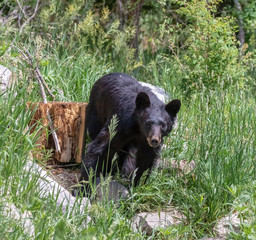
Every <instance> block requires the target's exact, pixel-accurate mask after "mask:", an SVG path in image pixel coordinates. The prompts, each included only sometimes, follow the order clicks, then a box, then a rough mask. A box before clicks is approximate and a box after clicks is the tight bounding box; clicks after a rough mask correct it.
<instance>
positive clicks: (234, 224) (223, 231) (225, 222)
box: [214, 213, 247, 238]
mask: <svg viewBox="0 0 256 240" xmlns="http://www.w3.org/2000/svg"><path fill="white" fill-rule="evenodd" d="M245 222H247V221H245ZM240 229H241V220H240V219H239V217H238V213H233V214H231V215H229V216H226V217H223V218H221V219H220V220H219V221H218V222H217V225H216V226H215V227H214V231H215V232H216V234H217V235H218V237H220V238H226V237H227V236H228V235H229V234H230V232H231V231H234V232H239V231H240Z"/></svg>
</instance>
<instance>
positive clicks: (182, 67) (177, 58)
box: [169, 45, 186, 74]
mask: <svg viewBox="0 0 256 240" xmlns="http://www.w3.org/2000/svg"><path fill="white" fill-rule="evenodd" d="M169 48H170V49H171V51H172V53H173V54H174V56H175V58H176V60H177V62H178V63H179V65H180V67H181V70H182V71H183V72H184V73H185V74H186V72H185V70H184V66H183V65H182V63H181V62H180V60H179V57H178V56H177V54H176V52H175V51H174V49H173V47H172V45H170V46H169Z"/></svg>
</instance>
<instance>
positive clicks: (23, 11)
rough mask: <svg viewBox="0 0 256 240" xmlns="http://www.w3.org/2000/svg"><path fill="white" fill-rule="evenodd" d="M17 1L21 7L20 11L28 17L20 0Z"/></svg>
mask: <svg viewBox="0 0 256 240" xmlns="http://www.w3.org/2000/svg"><path fill="white" fill-rule="evenodd" d="M16 1H17V3H18V6H19V8H20V10H21V11H22V13H23V14H24V16H25V17H27V16H28V15H27V14H26V12H25V10H24V9H23V8H22V6H21V4H20V2H19V0H16Z"/></svg>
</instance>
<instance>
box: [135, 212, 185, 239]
mask: <svg viewBox="0 0 256 240" xmlns="http://www.w3.org/2000/svg"><path fill="white" fill-rule="evenodd" d="M183 220H185V216H184V215H182V213H180V212H179V211H178V210H176V209H174V208H173V209H171V210H169V211H168V212H141V213H139V214H138V215H136V216H135V218H134V225H135V226H136V227H137V228H138V227H141V229H142V231H144V232H146V234H147V235H151V234H152V232H153V230H157V229H158V228H166V227H170V226H173V225H177V224H180V223H182V221H183Z"/></svg>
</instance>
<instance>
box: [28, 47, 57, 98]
mask: <svg viewBox="0 0 256 240" xmlns="http://www.w3.org/2000/svg"><path fill="white" fill-rule="evenodd" d="M25 51H26V54H27V56H28V58H29V59H30V62H31V63H33V59H32V56H31V54H30V53H29V51H28V50H25ZM35 72H36V74H37V75H38V77H39V78H40V80H41V82H42V83H43V85H44V86H45V88H46V90H47V92H48V93H49V94H50V95H51V97H52V98H53V101H54V100H55V96H54V95H53V94H52V92H51V90H50V89H49V87H48V85H47V83H46V82H45V80H44V78H43V76H42V74H41V72H40V70H39V68H38V67H37V66H36V67H35Z"/></svg>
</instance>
